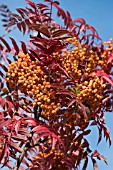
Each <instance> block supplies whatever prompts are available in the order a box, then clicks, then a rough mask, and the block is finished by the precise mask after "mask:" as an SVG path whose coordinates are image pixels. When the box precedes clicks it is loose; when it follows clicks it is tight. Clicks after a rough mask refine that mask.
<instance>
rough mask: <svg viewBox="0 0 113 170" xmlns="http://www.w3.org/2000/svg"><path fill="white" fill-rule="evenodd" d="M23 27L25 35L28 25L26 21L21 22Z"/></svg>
mask: <svg viewBox="0 0 113 170" xmlns="http://www.w3.org/2000/svg"><path fill="white" fill-rule="evenodd" d="M21 27H22V28H23V34H25V32H26V24H25V22H24V21H22V22H21Z"/></svg>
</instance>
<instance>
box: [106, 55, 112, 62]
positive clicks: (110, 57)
mask: <svg viewBox="0 0 113 170" xmlns="http://www.w3.org/2000/svg"><path fill="white" fill-rule="evenodd" d="M112 60H113V54H111V56H109V58H108V60H107V64H108V63H111V62H112Z"/></svg>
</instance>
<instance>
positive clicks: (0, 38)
mask: <svg viewBox="0 0 113 170" xmlns="http://www.w3.org/2000/svg"><path fill="white" fill-rule="evenodd" d="M0 40H1V41H2V42H3V43H4V45H5V46H6V47H7V50H8V52H10V51H11V48H10V46H9V44H8V43H7V42H6V41H5V40H4V39H3V38H2V37H0Z"/></svg>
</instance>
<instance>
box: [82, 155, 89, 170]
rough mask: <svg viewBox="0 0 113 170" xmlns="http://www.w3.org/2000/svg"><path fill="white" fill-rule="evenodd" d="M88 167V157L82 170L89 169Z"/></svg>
mask: <svg viewBox="0 0 113 170" xmlns="http://www.w3.org/2000/svg"><path fill="white" fill-rule="evenodd" d="M87 165H88V157H86V158H85V161H84V165H83V168H82V170H86V169H87Z"/></svg>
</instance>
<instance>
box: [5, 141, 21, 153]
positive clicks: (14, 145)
mask: <svg viewBox="0 0 113 170" xmlns="http://www.w3.org/2000/svg"><path fill="white" fill-rule="evenodd" d="M7 143H8V145H9V146H11V147H12V148H13V149H14V150H17V151H18V152H20V153H21V152H22V151H23V150H22V149H21V148H20V147H19V146H18V145H17V144H16V143H14V142H13V141H7Z"/></svg>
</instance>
